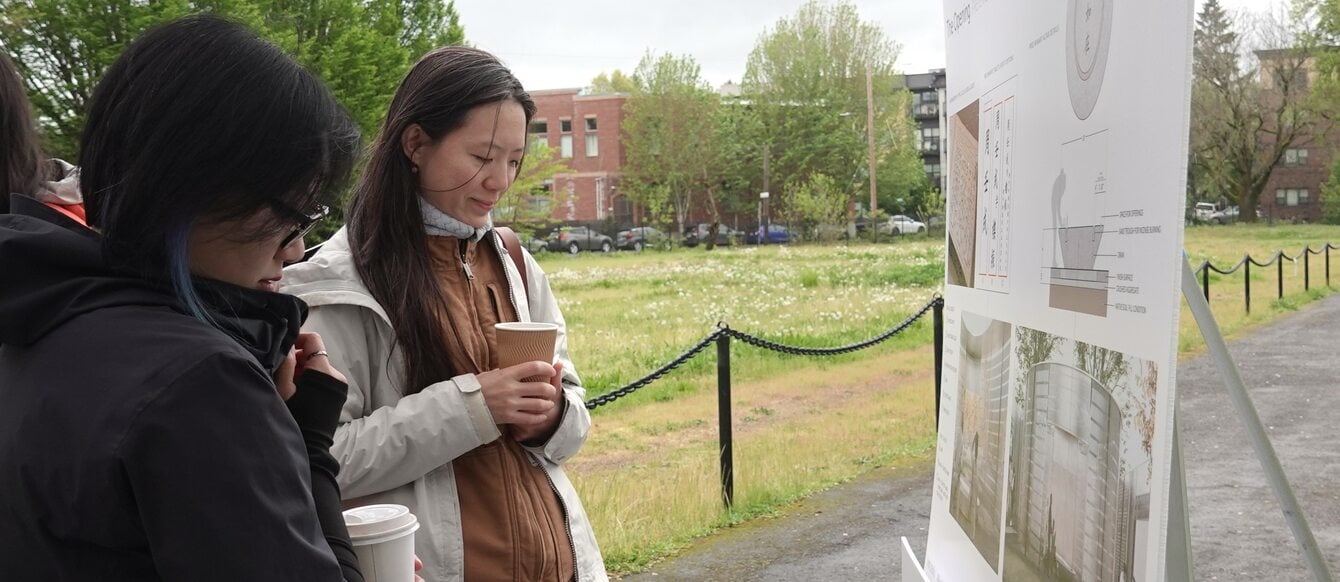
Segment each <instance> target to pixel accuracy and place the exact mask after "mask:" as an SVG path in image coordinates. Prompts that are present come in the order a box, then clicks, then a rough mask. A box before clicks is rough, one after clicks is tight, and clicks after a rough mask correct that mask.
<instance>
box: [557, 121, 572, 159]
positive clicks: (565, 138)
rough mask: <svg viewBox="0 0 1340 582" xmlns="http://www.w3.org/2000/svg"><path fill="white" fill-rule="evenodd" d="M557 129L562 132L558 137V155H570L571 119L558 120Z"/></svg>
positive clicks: (567, 156)
mask: <svg viewBox="0 0 1340 582" xmlns="http://www.w3.org/2000/svg"><path fill="white" fill-rule="evenodd" d="M558 130H559V131H560V132H562V133H563V135H562V136H561V137H559V139H558V150H559V155H560V156H562V157H564V158H570V157H572V120H571V119H560V120H558Z"/></svg>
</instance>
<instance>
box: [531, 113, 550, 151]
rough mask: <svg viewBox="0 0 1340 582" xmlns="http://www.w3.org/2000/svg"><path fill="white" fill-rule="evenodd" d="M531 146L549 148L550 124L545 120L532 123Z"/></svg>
mask: <svg viewBox="0 0 1340 582" xmlns="http://www.w3.org/2000/svg"><path fill="white" fill-rule="evenodd" d="M530 145H531V147H532V148H538V147H540V146H541V145H544V146H545V147H548V146H549V123H548V122H547V121H545V120H543V119H541V120H538V121H532V122H530Z"/></svg>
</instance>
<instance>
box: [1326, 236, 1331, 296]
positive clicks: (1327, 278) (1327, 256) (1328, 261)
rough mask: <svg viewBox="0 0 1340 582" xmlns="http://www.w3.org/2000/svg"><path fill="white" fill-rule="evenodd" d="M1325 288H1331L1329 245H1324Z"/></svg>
mask: <svg viewBox="0 0 1340 582" xmlns="http://www.w3.org/2000/svg"><path fill="white" fill-rule="evenodd" d="M1326 286H1327V287H1330V286H1331V243H1330V242H1327V243H1326Z"/></svg>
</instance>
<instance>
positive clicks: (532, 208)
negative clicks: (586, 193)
mask: <svg viewBox="0 0 1340 582" xmlns="http://www.w3.org/2000/svg"><path fill="white" fill-rule="evenodd" d="M558 153H559V152H558V150H557V149H555V148H551V147H549V145H548V144H545V143H543V142H539V141H536V142H534V143H532V144H531V148H530V151H529V152H528V153H527V154H526V163H525V164H523V165H522V166H521V173H520V174H519V175H518V176H517V178H516V180H515V181H513V182H512V187H511V188H510V189H508V191H507V195H506V196H507V197H506V198H504V199H503V202H502V204H501V205H500V207H499V208H498V209H497V210H496V211H494V217H495V218H496V219H497V222H498V223H499V224H503V225H507V226H510V227H512V229H514V230H516V231H517V232H518V233H521V234H523V235H526V236H534V235H535V234H536V233H537V232H539V231H540V230H541V229H543V228H544V227H545V226H546V225H548V223H549V222H550V220H549V217H550V213H551V212H552V211H553V209H554V208H556V207H558V206H561V205H562V204H563V203H565V202H566V196H567V194H566V193H564V192H557V191H555V190H553V189H552V188H550V187H547V184H552V183H553V179H554V176H557V175H558V174H560V173H563V172H566V171H568V164H567V162H566V161H565V160H563V158H561V157H559V155H558Z"/></svg>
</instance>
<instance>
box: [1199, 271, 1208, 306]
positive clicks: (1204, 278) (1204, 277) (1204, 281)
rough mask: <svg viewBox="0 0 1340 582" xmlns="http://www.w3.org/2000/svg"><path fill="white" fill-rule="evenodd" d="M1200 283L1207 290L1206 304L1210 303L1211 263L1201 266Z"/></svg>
mask: <svg viewBox="0 0 1340 582" xmlns="http://www.w3.org/2000/svg"><path fill="white" fill-rule="evenodd" d="M1200 283H1201V287H1204V288H1205V303H1207V304H1208V303H1209V302H1210V262H1209V261H1205V262H1204V263H1201V264H1200Z"/></svg>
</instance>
